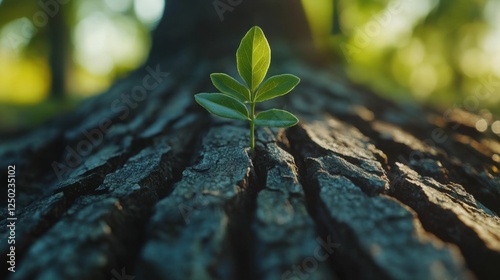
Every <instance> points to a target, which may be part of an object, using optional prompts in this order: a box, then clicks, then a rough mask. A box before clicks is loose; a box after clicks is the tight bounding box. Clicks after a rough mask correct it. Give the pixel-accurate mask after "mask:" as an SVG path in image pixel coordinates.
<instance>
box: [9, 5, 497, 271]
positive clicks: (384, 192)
mask: <svg viewBox="0 0 500 280" xmlns="http://www.w3.org/2000/svg"><path fill="white" fill-rule="evenodd" d="M220 2H223V3H226V2H225V1H220ZM213 3H217V1H216V2H213ZM213 3H212V2H210V1H201V0H197V1H194V0H193V1H185V0H175V1H173V0H172V1H167V5H166V8H165V11H166V14H165V16H164V18H163V19H162V21H161V22H160V25H159V27H158V29H157V30H156V32H155V33H154V36H153V37H154V39H153V40H154V41H153V42H154V44H153V48H152V52H151V55H150V57H149V59H148V61H147V63H146V64H145V66H144V67H142V68H141V69H140V70H138V71H136V72H135V73H133V74H132V75H130V76H129V77H128V78H126V79H124V80H121V81H118V82H117V83H116V84H115V85H114V86H113V87H112V88H111V89H110V90H109V91H108V92H107V93H106V94H103V95H100V96H97V97H94V98H91V99H89V100H87V101H86V102H85V103H84V104H82V105H81V106H80V107H79V108H78V109H77V110H76V111H75V112H72V113H70V114H68V115H67V116H65V117H61V118H57V119H54V120H52V121H51V122H49V123H47V124H45V125H44V126H42V127H40V128H38V129H36V130H35V131H32V132H31V133H28V134H27V135H24V136H23V137H16V138H12V139H2V145H1V150H0V162H1V163H2V164H1V166H2V168H7V166H9V165H15V172H16V173H15V174H16V177H15V180H16V205H15V206H16V208H15V211H14V212H13V215H10V212H6V211H2V212H1V213H2V214H1V215H2V226H1V229H2V235H1V240H2V242H1V243H0V244H1V247H0V249H1V252H2V256H3V258H4V259H3V262H4V263H6V262H7V261H8V260H9V258H10V257H9V256H7V254H9V253H10V251H11V248H10V246H11V245H9V244H8V243H7V240H8V236H9V234H11V231H10V229H9V228H8V227H7V225H9V223H11V222H12V220H9V218H14V217H15V218H17V220H15V225H16V228H15V241H16V243H15V265H16V267H15V270H16V272H15V273H11V272H10V271H8V270H6V269H5V270H3V271H2V273H3V274H4V275H2V276H4V277H9V279H55V280H57V279H134V276H135V277H137V278H136V279H474V278H479V279H496V278H497V277H498V275H500V267H499V266H498V264H499V263H500V218H499V217H498V214H496V213H500V203H499V202H500V177H499V175H498V168H499V164H498V162H499V161H500V160H499V155H498V154H500V142H499V139H498V137H496V138H494V137H495V136H493V135H487V134H480V133H478V132H476V130H475V129H474V126H473V122H471V120H473V119H474V118H477V117H476V116H473V115H470V114H467V113H465V112H461V111H457V110H454V111H450V112H447V113H446V114H441V113H440V112H435V111H432V110H430V109H425V108H420V107H417V106H414V105H411V104H405V105H402V104H395V103H393V102H390V101H388V100H385V99H383V98H380V97H378V96H376V95H374V94H373V93H371V92H370V91H369V90H366V89H364V88H361V87H359V86H356V85H353V84H351V83H349V82H348V81H347V79H346V78H345V77H344V76H343V75H342V73H341V72H340V71H338V69H336V68H334V67H324V66H321V65H319V64H317V63H314V61H317V60H316V59H315V58H314V56H315V55H316V54H311V49H310V48H309V43H308V42H310V40H309V39H308V38H309V34H308V32H307V24H306V22H305V17H304V15H303V14H302V11H301V7H300V1H298V0H293V1H290V0H288V1H276V0H275V1H270V0H268V1H263V0H262V1H252V2H251V1H228V2H227V3H228V5H229V3H232V4H231V5H233V6H232V7H231V8H233V9H232V10H228V11H226V12H225V13H223V17H222V19H223V20H222V21H221V17H220V13H217V10H216V9H214V4H213ZM238 3H240V4H238ZM193 7H197V8H193ZM254 24H257V25H260V26H261V27H262V28H263V30H264V32H265V33H266V35H267V36H268V39H269V41H270V44H271V48H272V51H273V61H272V66H271V69H270V72H269V74H270V75H275V74H281V73H293V74H295V75H297V76H299V77H300V78H301V79H302V82H301V84H300V85H299V86H298V87H297V88H296V89H295V90H294V92H292V93H291V94H289V95H287V96H285V97H281V98H278V99H274V100H273V101H272V102H270V104H268V105H266V106H270V107H275V108H284V107H286V109H287V110H289V111H292V112H293V113H296V114H297V115H298V116H299V118H300V120H301V122H300V124H299V125H297V126H295V127H292V128H290V129H287V130H283V129H268V128H259V129H258V130H257V144H256V145H257V147H256V156H255V158H253V159H252V158H250V157H249V155H248V151H249V149H248V146H249V143H248V141H249V140H248V135H249V132H248V127H247V124H245V123H239V122H237V121H228V120H222V119H219V118H215V117H211V116H209V115H208V113H207V112H205V111H204V110H203V109H202V108H201V107H200V106H198V105H197V104H196V103H195V102H194V99H193V94H195V93H198V92H203V91H209V92H210V91H213V88H212V86H211V85H210V80H209V74H210V73H212V72H226V73H229V74H232V75H236V66H235V57H234V53H235V51H236V48H237V46H238V41H239V40H240V39H241V37H242V36H243V35H244V33H245V32H246V31H247V30H248V29H249V28H250V27H251V26H252V25H254ZM302 42H305V43H302ZM290 46H293V47H290ZM266 108H267V107H262V108H260V109H261V110H263V109H266ZM471 123H472V124H471ZM0 176H1V178H0V179H1V181H2V182H5V181H6V180H7V179H8V177H7V172H2V174H1V175H0ZM5 202H6V200H2V203H4V204H2V207H3V209H6V208H7V205H6V203H5ZM7 266H8V267H9V266H10V265H9V264H8V265H7Z"/></svg>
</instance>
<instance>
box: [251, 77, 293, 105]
mask: <svg viewBox="0 0 500 280" xmlns="http://www.w3.org/2000/svg"><path fill="white" fill-rule="evenodd" d="M299 82H300V79H299V78H298V77H296V76H294V75H291V74H283V75H277V76H273V77H271V78H269V79H268V80H267V81H265V82H264V83H263V84H262V86H261V87H260V88H259V90H258V91H257V93H256V94H255V102H262V101H265V100H269V99H272V98H275V97H278V96H282V95H285V94H287V93H289V92H290V91H291V90H292V89H293V88H294V87H295V86H296V85H298V84H299Z"/></svg>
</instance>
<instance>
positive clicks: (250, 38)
mask: <svg viewBox="0 0 500 280" xmlns="http://www.w3.org/2000/svg"><path fill="white" fill-rule="evenodd" d="M270 63H271V48H270V47H269V43H268V42H267V39H266V37H265V36H264V32H262V29H260V28H259V27H258V26H254V27H252V28H251V29H250V31H248V32H247V34H246V35H245V37H243V39H242V40H241V43H240V46H239V48H238V50H237V51H236V65H237V68H238V73H239V74H240V77H241V78H242V79H243V81H244V82H245V84H242V83H240V82H238V81H237V80H235V79H234V78H232V77H231V76H229V75H227V74H224V73H213V74H211V75H210V79H211V80H212V83H213V84H214V86H215V87H216V88H217V89H218V90H220V92H221V93H199V94H196V95H195V96H194V98H195V99H196V102H198V104H200V105H201V106H203V108H205V109H206V110H207V111H208V112H210V113H212V114H214V115H217V116H220V117H224V118H229V119H237V120H246V121H248V122H250V149H251V153H252V155H253V154H254V149H255V126H256V125H257V126H273V127H290V126H294V125H296V124H297V123H298V122H299V120H298V119H297V117H295V116H294V115H293V114H291V113H290V112H287V111H284V110H279V109H271V110H267V111H263V112H260V113H258V114H257V115H256V114H255V104H256V103H258V102H262V101H266V100H269V99H273V98H276V97H278V96H282V95H285V94H287V93H289V92H290V91H291V90H292V89H293V88H295V86H296V85H297V84H299V82H300V79H299V78H298V77H296V76H294V75H291V74H282V75H277V76H273V77H270V78H268V79H267V80H266V81H264V79H265V77H266V74H267V70H268V69H269V65H270ZM263 81H264V82H263ZM246 104H249V105H250V110H248V107H247V105H246Z"/></svg>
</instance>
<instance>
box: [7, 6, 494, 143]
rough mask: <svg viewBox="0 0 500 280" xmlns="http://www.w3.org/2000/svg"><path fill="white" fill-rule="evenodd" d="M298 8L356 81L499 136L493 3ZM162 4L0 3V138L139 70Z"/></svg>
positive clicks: (319, 45) (324, 49) (329, 53)
mask: <svg viewBox="0 0 500 280" xmlns="http://www.w3.org/2000/svg"><path fill="white" fill-rule="evenodd" d="M243 1H245V0H243ZM302 2H303V5H304V7H305V10H306V13H307V16H308V19H309V22H310V27H311V29H312V32H313V34H314V42H315V45H316V47H317V48H318V49H319V50H320V51H321V52H322V53H324V54H325V57H326V56H328V57H331V58H333V59H332V60H331V63H332V64H335V65H334V66H335V67H340V68H342V69H344V70H345V72H346V73H347V75H348V76H349V77H350V79H351V80H353V81H355V82H356V83H359V84H362V85H365V86H366V87H369V88H371V89H373V90H374V91H375V92H377V93H378V94H380V95H383V96H386V97H388V98H392V99H395V100H398V101H400V102H418V103H421V104H423V105H425V106H432V107H434V108H437V109H439V110H443V111H445V110H448V109H452V108H460V109H463V110H466V111H469V112H472V113H475V114H479V115H481V116H482V120H480V121H478V123H477V125H476V129H477V130H479V131H487V130H491V131H493V132H494V133H496V134H498V135H500V121H499V119H500V118H499V117H498V116H500V1H499V0H456V1H446V0H302ZM163 7H164V0H0V131H1V132H2V133H16V132H19V131H23V130H26V129H29V128H30V127H33V126H36V125H38V124H40V123H42V122H44V121H46V120H47V119H49V118H51V117H53V116H54V115H56V114H61V113H64V112H66V111H69V110H71V109H72V108H74V107H75V106H78V104H79V102H81V101H82V100H83V99H85V98H88V97H90V96H93V95H96V94H100V93H102V92H105V91H106V89H107V88H108V87H109V86H110V85H111V84H112V83H113V81H114V80H116V79H118V78H121V77H125V76H126V75H127V73H129V72H131V71H133V70H134V69H136V68H138V67H140V65H141V64H142V63H143V62H144V60H145V59H146V57H147V55H148V52H149V48H150V45H151V38H150V32H151V31H152V30H153V29H154V28H155V26H156V24H157V23H158V20H159V19H160V18H161V16H162V13H163ZM56 10H57V11H56Z"/></svg>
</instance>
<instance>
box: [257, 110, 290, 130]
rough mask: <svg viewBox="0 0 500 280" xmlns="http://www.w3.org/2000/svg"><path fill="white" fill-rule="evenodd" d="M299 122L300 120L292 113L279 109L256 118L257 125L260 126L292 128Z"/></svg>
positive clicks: (261, 113)
mask: <svg viewBox="0 0 500 280" xmlns="http://www.w3.org/2000/svg"><path fill="white" fill-rule="evenodd" d="M298 122H299V119H297V117H295V116H294V115H292V114H291V113H290V112H287V111H284V110H279V109H271V110H267V111H263V112H260V113H259V114H257V117H255V125H258V126H274V127H290V126H294V125H296V124H297V123H298Z"/></svg>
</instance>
